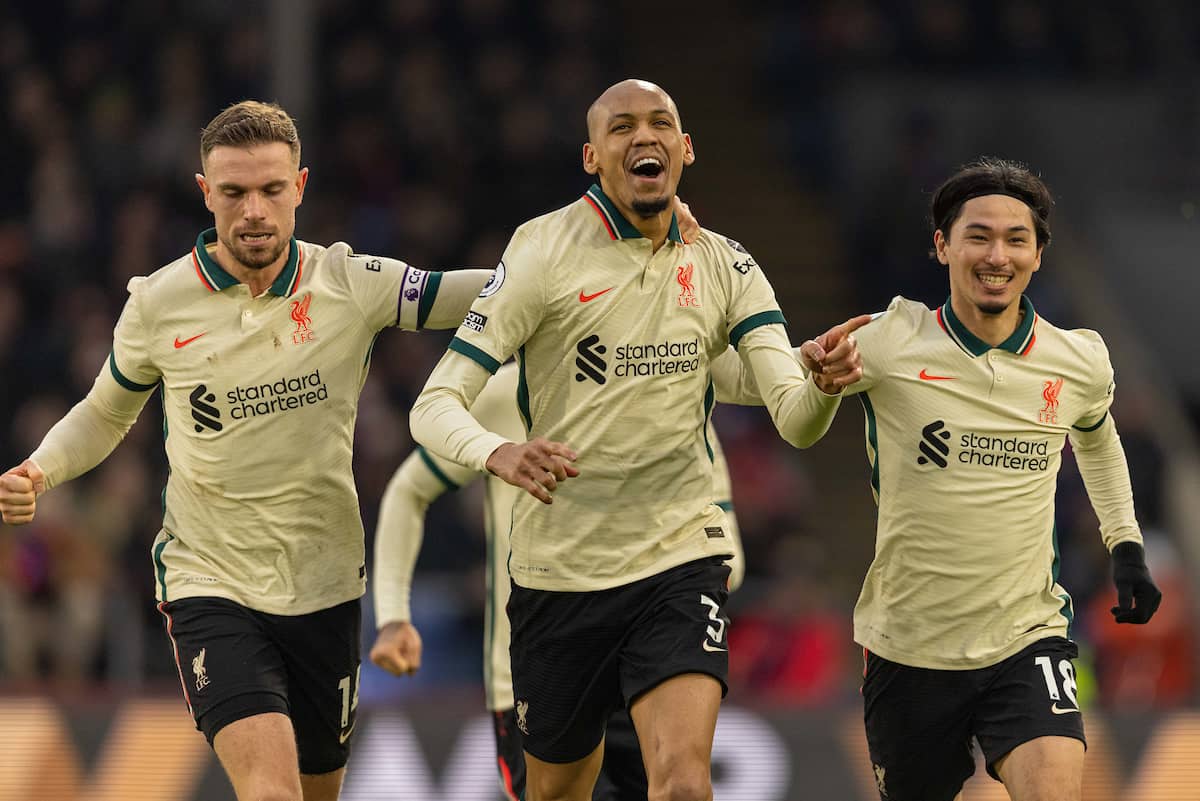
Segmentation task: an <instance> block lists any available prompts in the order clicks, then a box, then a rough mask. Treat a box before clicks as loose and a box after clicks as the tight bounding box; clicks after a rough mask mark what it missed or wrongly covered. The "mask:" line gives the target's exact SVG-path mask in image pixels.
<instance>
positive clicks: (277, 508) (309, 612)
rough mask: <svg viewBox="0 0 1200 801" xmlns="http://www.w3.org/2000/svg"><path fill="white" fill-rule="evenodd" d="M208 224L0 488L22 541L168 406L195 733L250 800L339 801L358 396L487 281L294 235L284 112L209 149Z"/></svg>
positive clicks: (170, 499) (257, 107)
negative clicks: (26, 526) (153, 398)
mask: <svg viewBox="0 0 1200 801" xmlns="http://www.w3.org/2000/svg"><path fill="white" fill-rule="evenodd" d="M200 160H201V165H202V168H203V173H200V174H197V175H196V183H197V184H198V185H199V187H200V191H201V192H202V193H203V196H204V203H205V205H206V206H207V207H208V209H209V210H210V211H211V212H212V213H213V218H214V222H215V227H213V228H210V229H208V230H206V231H204V232H202V233H201V234H200V236H199V237H197V239H196V245H195V247H194V248H193V249H192V250H191V252H190V253H188V254H187V255H185V256H183V257H182V258H180V259H177V260H176V261H174V262H172V263H170V264H168V265H167V266H165V267H163V268H162V269H160V270H158V271H156V272H155V273H154V274H153V275H150V276H149V277H145V278H135V279H133V280H132V281H130V283H129V293H130V297H129V300H128V301H127V302H126V304H125V309H124V311H123V312H122V314H121V318H120V320H119V321H118V322H117V326H116V330H115V331H114V335H113V340H114V341H113V350H112V354H111V355H110V356H109V359H108V362H107V364H105V365H104V367H103V368H102V369H101V371H100V374H99V375H98V376H97V378H96V382H95V384H94V385H93V387H92V390H91V392H89V393H88V395H87V397H86V398H85V399H84V400H83V401H81V402H80V403H79V404H77V405H76V406H75V407H74V408H73V409H71V411H70V412H69V413H68V414H67V415H66V416H65V417H64V418H63V419H62V420H60V421H59V422H58V423H57V424H56V425H55V426H54V427H53V428H52V429H51V430H50V431H49V433H47V434H46V437H45V439H44V440H43V441H42V443H41V445H40V446H39V447H38V448H37V450H35V451H34V453H33V454H32V455H31V456H30V457H29V459H27V460H26V461H25V462H23V463H22V464H21V465H19V466H18V467H15V468H13V469H11V470H9V471H8V472H7V473H5V474H4V475H3V476H0V512H2V513H3V519H4V521H5V522H7V523H14V524H16V523H28V522H29V521H31V520H32V519H33V517H34V514H35V511H36V499H37V496H38V495H40V494H41V493H42V492H44V491H45V490H48V489H50V488H52V487H54V486H56V485H58V484H61V483H63V482H64V481H67V480H68V479H71V478H74V477H75V476H78V475H80V474H81V473H84V472H86V471H87V470H90V469H91V468H92V467H94V466H96V465H97V464H99V463H100V462H101V461H102V460H103V459H104V458H105V457H106V456H108V454H109V453H111V452H112V450H113V449H114V448H115V447H116V446H117V444H118V443H119V442H120V441H121V439H122V438H123V437H124V436H125V433H126V432H127V431H128V430H129V428H130V426H132V425H133V423H134V421H135V420H136V419H137V417H138V414H139V413H140V412H141V410H142V407H143V406H144V405H145V403H146V401H147V400H149V398H150V395H151V394H152V393H153V390H154V389H155V388H156V387H159V386H161V387H162V400H163V407H164V416H165V418H166V425H165V433H166V435H167V436H166V451H167V459H168V462H169V463H170V468H171V473H170V478H169V479H168V482H167V488H166V491H165V493H164V496H163V498H164V505H165V508H164V520H163V528H162V531H161V532H160V533H159V535H158V538H157V539H156V541H155V543H154V546H153V559H154V578H155V587H156V592H157V596H158V600H159V601H160V604H159V609H160V610H161V611H162V614H163V615H164V616H165V618H166V626H167V633H168V635H169V636H170V639H171V643H172V646H173V648H174V656H175V661H176V663H177V665H178V667H179V679H180V681H181V682H182V684H183V693H184V697H185V699H186V701H187V705H188V709H189V711H190V712H191V714H192V715H193V717H194V718H195V721H196V726H197V728H199V729H200V730H201V731H203V732H204V734H205V736H206V737H207V738H208V740H209V742H210V743H211V744H212V746H213V748H214V750H215V751H216V753H217V756H218V758H219V759H220V761H221V764H222V765H223V766H224V768H225V771H226V773H227V774H228V775H229V779H230V781H231V782H232V784H233V787H234V790H235V792H236V793H237V796H238V798H241V799H249V798H268V797H269V798H278V799H295V801H299V800H300V799H301V797H303V798H304V800H305V801H332V800H333V799H336V798H337V796H338V792H339V788H340V786H341V782H342V775H343V773H344V770H345V769H344V766H345V764H346V758H347V753H348V750H349V739H350V734H351V732H352V731H353V729H354V720H355V708H356V706H357V702H358V671H359V650H360V646H359V628H360V613H359V596H361V595H362V593H363V591H364V584H365V569H364V560H363V530H362V522H361V520H360V518H359V511H358V498H357V496H356V494H355V489H354V478H353V476H352V475H351V471H350V462H351V446H352V442H353V432H354V421H355V416H356V413H357V409H358V396H359V390H360V389H361V387H362V384H363V381H364V379H365V378H366V373H367V368H368V365H369V361H370V354H371V345H372V343H373V342H374V339H375V336H376V334H378V332H379V331H380V330H381V329H383V328H386V327H389V326H397V327H400V328H403V329H407V330H413V331H415V330H418V329H421V328H450V327H454V326H456V325H458V324H459V323H460V322H461V321H462V318H463V315H464V314H465V313H466V311H467V309H468V307H469V306H470V303H471V300H472V299H473V298H474V297H475V296H476V295H477V294H478V292H479V290H480V288H481V287H482V286H483V285H484V283H485V282H486V281H487V279H488V276H489V275H490V274H491V271H489V270H460V271H456V272H451V273H445V274H443V273H437V272H428V271H425V270H419V269H416V268H414V267H411V266H409V265H407V264H404V263H403V262H399V261H395V260H393V259H387V258H381V257H376V256H363V255H356V254H354V253H352V252H351V250H350V248H349V247H347V246H346V245H345V244H343V243H337V244H334V245H331V246H330V247H328V248H325V247H321V246H318V245H313V244H309V243H307V242H301V241H298V240H297V239H295V238H294V237H293V231H294V229H295V221H296V218H295V213H296V208H297V207H298V206H299V205H300V203H301V201H302V200H303V198H304V186H305V183H306V182H307V180H308V168H307V167H305V168H303V169H302V168H301V167H300V137H299V134H298V133H297V131H296V126H295V124H294V123H293V121H292V119H291V118H290V117H289V116H288V114H287V113H286V112H285V111H284V110H283V109H281V108H279V107H278V106H275V105H270V104H264V103H258V102H253V101H247V102H243V103H238V104H237V105H234V106H231V107H229V108H227V109H225V110H224V111H222V112H221V113H220V114H218V115H217V116H216V118H214V119H213V120H212V122H210V123H209V124H208V126H207V127H206V128H205V129H204V131H203V133H202V134H201V137H200Z"/></svg>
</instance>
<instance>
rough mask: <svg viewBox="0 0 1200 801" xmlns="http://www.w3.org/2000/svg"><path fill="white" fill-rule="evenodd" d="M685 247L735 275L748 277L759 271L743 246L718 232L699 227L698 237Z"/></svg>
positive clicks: (752, 257) (756, 264) (755, 262)
mask: <svg viewBox="0 0 1200 801" xmlns="http://www.w3.org/2000/svg"><path fill="white" fill-rule="evenodd" d="M687 247H688V248H689V249H692V250H693V251H694V252H696V251H698V252H699V253H701V254H703V255H705V256H707V257H708V261H709V262H710V263H713V264H716V265H720V266H722V267H728V268H729V270H731V271H732V272H733V273H734V274H736V275H742V276H745V275H749V274H750V273H752V272H754V271H755V270H757V269H759V267H758V262H757V261H755V260H754V256H753V255H751V253H750V251H749V250H748V249H747V248H746V246H745V245H743V244H742V243H741V242H739V241H738V240H736V239H734V238H733V237H731V236H727V235H725V234H722V233H720V232H718V231H713V230H711V229H708V228H704V227H701V229H700V233H699V235H697V236H696V238H695V240H693V241H692V242H689V243H688V245H687Z"/></svg>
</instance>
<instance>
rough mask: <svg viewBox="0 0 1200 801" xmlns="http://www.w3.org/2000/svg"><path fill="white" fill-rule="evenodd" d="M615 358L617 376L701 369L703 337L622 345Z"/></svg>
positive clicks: (688, 371)
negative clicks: (700, 338)
mask: <svg viewBox="0 0 1200 801" xmlns="http://www.w3.org/2000/svg"><path fill="white" fill-rule="evenodd" d="M613 361H614V363H615V367H614V369H613V375H615V376H616V377H617V378H627V377H631V376H636V377H639V378H644V377H647V376H659V375H671V374H672V373H691V372H694V371H696V370H699V369H700V340H699V339H698V338H697V339H692V340H689V341H687V342H672V341H670V340H664V341H662V342H657V343H652V344H645V345H618V346H617V351H616V353H615V354H614V358H613Z"/></svg>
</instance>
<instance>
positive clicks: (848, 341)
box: [800, 314, 871, 395]
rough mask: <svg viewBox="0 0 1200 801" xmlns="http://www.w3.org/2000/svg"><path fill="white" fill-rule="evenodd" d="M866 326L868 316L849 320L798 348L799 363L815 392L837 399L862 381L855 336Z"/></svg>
mask: <svg viewBox="0 0 1200 801" xmlns="http://www.w3.org/2000/svg"><path fill="white" fill-rule="evenodd" d="M869 322H871V315H869V314H860V315H859V316H857V317H851V318H850V319H849V320H847V321H846V322H844V323H841V324H840V325H835V326H834V327H833V328H830V329H829V330H828V331H826V332H825V333H824V334H821V336H819V337H817V338H816V339H810V340H808V341H807V342H805V343H804V344H802V345H801V346H800V360H801V362H802V363H803V364H804V367H805V369H806V370H808V371H809V373H810V374H811V375H812V379H813V383H815V384H816V385H817V389H819V390H821V391H822V392H824V393H825V394H826V395H837V394H838V393H840V392H841V391H842V390H843V389H845V388H846V387H848V386H850V385H851V384H853V383H854V382H855V381H858V380H859V379H860V378H862V374H863V373H862V356H860V355H859V353H858V341H857V340H856V339H855V338H854V332H855V331H857V330H858V329H860V328H862V327H863V326H864V325H866V324H867V323H869Z"/></svg>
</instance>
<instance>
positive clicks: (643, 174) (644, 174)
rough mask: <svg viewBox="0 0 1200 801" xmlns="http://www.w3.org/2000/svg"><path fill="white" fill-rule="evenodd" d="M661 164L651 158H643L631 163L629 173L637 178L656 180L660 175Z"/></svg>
mask: <svg viewBox="0 0 1200 801" xmlns="http://www.w3.org/2000/svg"><path fill="white" fill-rule="evenodd" d="M664 169H665V168H664V167H663V163H662V162H661V161H659V160H658V159H656V158H654V157H653V156H644V157H642V158H640V159H638V160H637V161H635V162H634V163H633V166H632V167H630V168H629V171H630V172H632V173H633V174H634V175H636V176H638V177H639V178H657V177H658V176H660V175H662V173H663V170H664Z"/></svg>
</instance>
